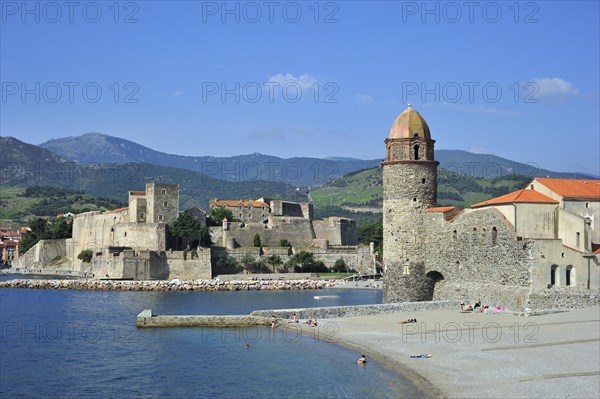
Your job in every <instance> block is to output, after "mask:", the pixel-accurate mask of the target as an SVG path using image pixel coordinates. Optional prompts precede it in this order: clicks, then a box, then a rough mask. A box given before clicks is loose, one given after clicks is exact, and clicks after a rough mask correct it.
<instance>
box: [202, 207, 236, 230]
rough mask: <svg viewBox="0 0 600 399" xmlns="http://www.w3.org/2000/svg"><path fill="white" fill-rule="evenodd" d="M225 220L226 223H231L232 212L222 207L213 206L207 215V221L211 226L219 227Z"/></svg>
mask: <svg viewBox="0 0 600 399" xmlns="http://www.w3.org/2000/svg"><path fill="white" fill-rule="evenodd" d="M225 218H227V220H228V221H230V222H233V212H231V211H230V210H229V209H227V208H225V207H224V206H215V207H214V208H212V209H211V210H210V212H209V213H208V219H209V221H210V224H211V225H212V226H220V225H221V224H222V223H223V219H225Z"/></svg>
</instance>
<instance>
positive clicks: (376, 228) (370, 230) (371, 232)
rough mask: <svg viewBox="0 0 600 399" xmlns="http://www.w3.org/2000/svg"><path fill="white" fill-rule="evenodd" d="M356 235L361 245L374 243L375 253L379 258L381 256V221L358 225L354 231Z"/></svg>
mask: <svg viewBox="0 0 600 399" xmlns="http://www.w3.org/2000/svg"><path fill="white" fill-rule="evenodd" d="M356 235H357V237H358V242H360V243H361V244H364V245H369V244H370V243H374V244H375V251H376V252H377V253H378V254H379V257H380V258H381V256H382V255H383V221H382V220H381V219H380V220H371V221H369V222H366V223H362V224H360V225H359V226H358V228H357V229H356Z"/></svg>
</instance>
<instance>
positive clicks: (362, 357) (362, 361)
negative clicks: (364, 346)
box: [356, 355, 367, 364]
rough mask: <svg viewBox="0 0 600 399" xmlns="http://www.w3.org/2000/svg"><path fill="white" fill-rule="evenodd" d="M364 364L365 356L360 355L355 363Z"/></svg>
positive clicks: (365, 361)
mask: <svg viewBox="0 0 600 399" xmlns="http://www.w3.org/2000/svg"><path fill="white" fill-rule="evenodd" d="M365 363H367V358H366V357H365V355H360V357H359V358H358V360H357V361H356V364H365Z"/></svg>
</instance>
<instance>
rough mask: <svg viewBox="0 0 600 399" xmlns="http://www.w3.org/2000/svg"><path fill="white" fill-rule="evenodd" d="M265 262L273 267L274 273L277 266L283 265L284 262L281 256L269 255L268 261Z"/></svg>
mask: <svg viewBox="0 0 600 399" xmlns="http://www.w3.org/2000/svg"><path fill="white" fill-rule="evenodd" d="M265 262H266V263H267V264H269V265H271V267H272V268H273V273H275V271H276V268H277V266H280V265H282V264H283V261H282V260H281V257H280V256H279V255H269V256H268V257H267V259H265Z"/></svg>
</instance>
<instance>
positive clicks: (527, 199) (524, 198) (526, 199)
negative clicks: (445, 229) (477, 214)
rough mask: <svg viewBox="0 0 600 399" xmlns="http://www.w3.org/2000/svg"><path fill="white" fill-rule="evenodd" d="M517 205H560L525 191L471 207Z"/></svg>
mask: <svg viewBox="0 0 600 399" xmlns="http://www.w3.org/2000/svg"><path fill="white" fill-rule="evenodd" d="M516 203H525V204H527V203H533V204H558V201H555V200H553V199H552V198H550V197H548V196H545V195H544V194H541V193H538V192H537V191H535V190H529V189H523V190H519V191H514V192H512V193H508V194H505V195H501V196H500V197H496V198H492V199H489V200H487V201H483V202H480V203H478V204H473V205H471V208H479V207H482V206H488V205H501V204H516Z"/></svg>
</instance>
